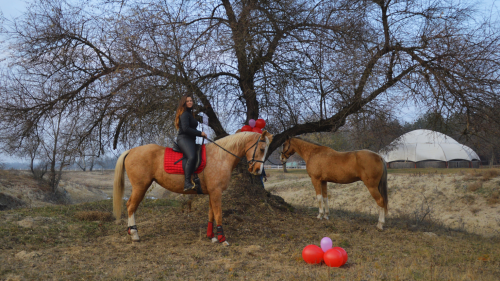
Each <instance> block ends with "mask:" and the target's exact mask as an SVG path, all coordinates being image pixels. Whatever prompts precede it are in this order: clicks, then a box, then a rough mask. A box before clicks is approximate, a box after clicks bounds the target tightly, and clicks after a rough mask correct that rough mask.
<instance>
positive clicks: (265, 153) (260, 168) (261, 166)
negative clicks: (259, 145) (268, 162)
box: [257, 137, 269, 175]
mask: <svg viewBox="0 0 500 281" xmlns="http://www.w3.org/2000/svg"><path fill="white" fill-rule="evenodd" d="M265 138H266V149H265V150H264V155H262V159H261V160H260V161H262V163H261V164H260V167H259V169H258V170H257V175H260V174H262V169H264V159H265V158H266V155H267V149H269V139H268V138H267V137H265Z"/></svg>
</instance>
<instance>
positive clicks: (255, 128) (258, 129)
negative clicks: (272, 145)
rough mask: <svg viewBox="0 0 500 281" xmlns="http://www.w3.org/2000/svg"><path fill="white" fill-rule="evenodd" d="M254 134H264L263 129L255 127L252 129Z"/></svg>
mask: <svg viewBox="0 0 500 281" xmlns="http://www.w3.org/2000/svg"><path fill="white" fill-rule="evenodd" d="M252 132H256V133H259V134H262V130H261V128H257V127H253V128H252Z"/></svg>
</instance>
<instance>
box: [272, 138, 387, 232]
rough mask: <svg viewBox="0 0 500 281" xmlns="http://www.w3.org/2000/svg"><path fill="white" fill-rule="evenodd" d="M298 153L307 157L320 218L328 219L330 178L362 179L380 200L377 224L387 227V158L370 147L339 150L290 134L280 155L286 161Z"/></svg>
mask: <svg viewBox="0 0 500 281" xmlns="http://www.w3.org/2000/svg"><path fill="white" fill-rule="evenodd" d="M295 152H296V153H297V154H298V155H300V157H302V159H304V160H305V161H306V170H307V173H308V174H309V177H311V181H312V184H313V185H314V189H315V190H316V197H317V199H318V204H319V215H318V219H321V218H322V217H323V208H324V209H325V213H324V218H325V219H328V214H329V211H330V210H329V208H328V192H327V184H326V183H327V182H334V183H341V184H346V183H352V182H356V181H359V180H361V181H363V183H364V184H365V185H366V187H367V188H368V191H370V194H371V195H372V197H373V199H375V201H376V202H377V205H378V206H379V207H380V209H379V218H378V224H377V228H378V229H380V230H383V229H384V223H385V215H386V214H387V204H388V198H387V168H386V163H385V161H384V159H383V158H382V157H381V156H380V155H378V154H377V153H375V152H372V151H370V150H357V151H349V152H338V151H335V150H333V149H331V148H329V147H326V146H322V145H319V144H315V143H313V142H310V141H306V140H303V139H301V138H297V137H293V138H288V139H287V140H286V141H285V142H284V143H283V150H282V152H281V156H280V159H281V161H282V162H283V163H285V162H286V160H287V159H288V158H289V157H290V156H292V155H293V154H294V153H295Z"/></svg>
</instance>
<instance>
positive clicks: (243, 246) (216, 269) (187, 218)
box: [0, 170, 500, 280]
mask: <svg viewBox="0 0 500 281" xmlns="http://www.w3.org/2000/svg"><path fill="white" fill-rule="evenodd" d="M0 172H1V174H0V175H1V176H2V179H0V193H4V194H6V193H7V192H10V193H9V194H10V195H9V196H15V197H16V198H19V200H21V199H29V198H31V200H32V201H31V203H30V204H26V205H25V206H24V207H22V208H18V209H14V210H8V211H2V212H0V221H2V224H0V249H1V251H0V260H1V261H2V262H1V263H0V280H37V279H40V280H47V279H51V280H125V279H131V280H200V279H203V280H204V279H212V280H214V279H215V280H498V277H499V276H500V239H499V237H498V236H495V235H489V236H485V235H479V234H476V233H472V232H471V231H467V229H466V228H465V227H454V226H450V225H447V224H446V223H445V222H443V221H440V220H438V219H437V217H436V216H434V215H432V216H426V217H424V218H422V220H421V221H418V216H419V215H420V216H421V215H422V214H419V213H418V212H415V209H413V208H412V207H408V208H403V209H401V212H399V213H398V212H396V211H395V210H396V209H397V208H396V206H393V207H391V205H390V208H394V211H392V210H391V209H390V215H389V217H388V218H387V223H386V230H385V231H383V232H379V231H377V230H376V228H375V224H376V222H377V218H378V215H376V214H375V213H373V212H372V213H370V212H368V211H366V210H364V209H362V208H359V207H358V208H359V209H356V207H352V208H351V207H350V206H351V205H350V204H342V203H341V202H342V201H341V200H351V199H353V198H352V197H349V196H350V195H349V194H354V193H359V194H364V195H367V196H369V194H368V192H367V190H366V187H364V186H356V184H353V186H343V187H340V186H331V187H329V192H330V194H331V196H332V197H335V198H334V199H332V201H333V204H330V208H331V216H330V218H331V219H330V220H329V221H325V220H317V219H316V215H317V211H318V209H317V205H316V203H315V202H314V203H313V204H311V205H307V203H308V201H307V200H306V201H304V202H303V204H298V203H297V204H294V206H295V208H291V207H289V206H287V204H284V203H283V202H280V201H279V200H278V199H276V198H275V197H273V196H271V194H272V193H277V194H285V193H286V192H285V191H286V190H289V191H290V192H289V193H290V194H293V192H294V191H300V190H302V189H307V188H308V187H307V184H310V182H309V183H308V182H307V180H308V176H307V175H306V174H305V173H304V171H293V172H292V173H289V174H286V175H283V174H280V173H279V171H272V170H268V171H267V173H268V174H270V176H269V181H268V182H267V183H266V188H267V189H268V190H270V191H271V193H267V192H266V191H265V190H264V189H262V188H259V187H256V186H255V185H252V184H250V183H249V182H247V181H245V180H242V179H241V178H239V177H238V176H234V177H233V180H232V182H231V186H230V187H229V189H228V190H227V191H226V192H225V193H224V196H223V211H224V231H225V233H226V236H227V238H228V241H229V243H230V244H231V246H229V247H223V246H221V245H219V244H213V243H211V242H210V241H209V240H208V239H206V238H205V232H206V222H207V210H208V201H207V199H208V198H207V196H202V195H200V196H194V197H193V198H192V204H189V205H190V206H191V211H190V212H189V211H188V208H187V206H188V204H185V202H186V200H187V199H189V198H190V197H187V196H176V195H173V194H170V193H166V192H164V191H163V190H162V188H160V187H153V190H152V191H151V192H149V193H148V196H149V197H150V198H158V199H145V200H144V201H143V202H142V203H141V206H140V207H139V210H138V211H137V214H136V221H137V226H138V228H139V234H140V235H141V239H142V241H141V242H139V243H132V242H131V241H130V238H129V237H128V235H127V234H126V220H122V221H120V222H119V223H118V224H116V223H115V222H114V221H110V220H109V214H110V213H111V210H112V207H111V200H105V199H104V198H106V197H109V195H110V193H109V190H110V186H111V182H112V171H104V172H101V171H95V172H91V173H90V172H86V173H84V172H69V173H66V174H65V177H64V178H63V182H62V183H63V186H62V188H63V189H64V190H65V192H66V193H68V194H69V197H70V198H72V199H73V198H76V200H75V199H73V200H74V201H73V202H84V201H85V200H87V201H94V202H86V203H79V204H65V205H61V204H58V205H57V204H53V203H50V202H42V203H40V202H37V200H35V199H36V198H35V197H34V195H33V194H34V192H35V191H34V190H36V188H37V187H34V186H31V184H33V182H31V181H30V180H29V179H27V178H26V175H24V174H23V173H19V172H16V173H12V172H9V171H0ZM415 172H416V173H415ZM460 173H461V172H460V171H457V172H456V173H452V174H456V175H457V176H458V177H462V178H460V179H455V181H453V178H452V177H451V176H450V178H449V179H448V176H447V175H441V174H439V173H436V172H429V173H427V172H424V171H420V172H419V171H413V174H412V173H402V174H396V173H391V174H390V180H389V192H390V193H389V196H390V197H389V198H390V200H391V201H390V202H394V203H392V204H394V205H395V204H396V202H398V199H397V198H398V196H401V195H402V194H403V191H405V190H413V189H415V190H421V193H422V192H423V194H427V193H426V192H430V191H427V186H431V185H430V182H431V179H433V180H434V179H436V180H440V181H442V182H447V185H448V182H449V184H451V187H447V188H448V189H456V190H455V192H456V193H457V194H460V196H461V199H457V200H455V201H454V202H455V203H452V204H450V205H451V206H452V207H453V206H455V205H456V204H458V202H462V204H464V205H463V206H467V209H466V211H467V212H469V213H471V214H472V213H475V214H476V215H481V214H482V210H483V209H486V208H493V207H496V206H497V203H494V202H493V203H488V200H487V199H488V198H495V195H494V192H495V190H497V189H495V188H496V187H495V186H494V183H495V182H497V181H498V177H496V176H493V175H492V176H491V177H490V176H488V175H487V176H486V177H483V172H482V171H480V172H478V171H476V172H475V174H474V172H472V171H471V173H470V175H471V178H470V179H468V178H467V179H465V178H466V177H467V176H468V175H469V172H464V174H463V175H462V174H460ZM479 173H481V175H479V176H478V175H477V174H479ZM392 177H393V178H392ZM398 177H403V178H398ZM488 177H489V178H488ZM483 178H485V180H482V179H483ZM486 178H488V179H486ZM398 180H401V183H398V184H396V182H397V181H398ZM477 181H481V182H482V185H481V187H480V188H478V189H476V190H475V191H473V190H471V189H470V188H469V184H470V183H474V182H477ZM6 182H9V185H8V186H5V183H6ZM21 182H22V183H21ZM404 182H411V185H413V186H412V187H411V188H410V187H406V186H405V185H403V183H404ZM492 183H493V185H491V186H490V184H492ZM302 184H303V185H304V186H300V187H299V185H302ZM464 184H466V185H467V186H466V187H464ZM423 185H425V186H423ZM309 188H310V189H311V190H309V191H310V192H312V193H314V191H313V189H312V186H310V187H309ZM432 188H433V189H434V190H435V189H436V188H435V186H432ZM432 188H431V189H432ZM14 189H22V190H23V191H25V192H27V191H29V192H31V195H25V194H18V195H16V194H15V192H13V190H14ZM490 189H491V190H493V191H492V192H491V194H490V195H488V192H489V191H490ZM126 190H127V191H128V192H130V186H127V187H126ZM304 192H305V191H304ZM432 192H434V191H432ZM437 193H439V190H438V191H437ZM398 194H399V195H398ZM443 194H445V196H446V197H447V198H448V195H446V194H447V193H446V192H443ZM364 195H363V196H364ZM30 196H31V197H30ZM85 196H87V199H85ZM126 196H127V195H126ZM308 196H309V195H307V194H305V198H306V199H307V197H308ZM437 196H438V197H439V196H441V197H443V195H437ZM284 197H285V196H284ZM309 197H311V196H309ZM426 197H427V198H428V199H427V200H428V201H430V199H429V198H430V196H427V195H426ZM90 198H92V200H91V199H90ZM39 199H44V198H39ZM103 199H104V200H103ZM285 199H286V198H285ZM368 199H370V200H371V201H370V200H366V201H364V200H365V199H363V198H360V199H358V200H357V201H354V202H352V205H356V204H360V205H363V204H365V205H368V204H370V205H374V204H375V203H374V202H373V199H371V198H368ZM410 199H411V198H410ZM483 199H484V200H485V201H484V202H485V204H486V205H484V206H481V207H475V208H479V210H474V209H470V207H471V206H475V205H467V202H472V203H470V204H474V202H475V203H477V202H479V201H481V200H483ZM95 200H97V201H95ZM401 200H402V201H404V200H403V199H401ZM436 200H437V199H435V200H434V201H432V202H430V206H431V207H432V208H434V210H436V209H435V208H436V207H435V206H436V205H439V204H441V203H440V202H441V201H436ZM440 200H441V199H440ZM442 200H443V201H442V202H446V200H445V199H442ZM292 201H293V200H291V199H290V200H289V202H291V203H293V202H292ZM413 201H415V202H416V203H419V204H421V203H422V202H421V201H420V200H419V198H413ZM464 202H465V203H464ZM37 204H38V205H37ZM456 206H457V208H458V207H460V208H461V207H462V205H456ZM491 206H493V207H491ZM424 211H425V210H424ZM497 216H498V215H497ZM416 221H418V223H417V224H415V222H416ZM325 236H328V237H330V238H331V239H332V240H333V244H334V245H335V246H341V247H343V248H344V249H346V251H347V253H348V255H349V260H348V262H347V264H346V265H344V266H342V267H341V268H329V267H327V266H326V265H324V264H323V265H308V264H306V263H305V262H304V261H303V260H302V257H301V252H302V249H303V248H304V247H305V246H307V245H309V244H316V245H319V242H320V240H321V238H323V237H325Z"/></svg>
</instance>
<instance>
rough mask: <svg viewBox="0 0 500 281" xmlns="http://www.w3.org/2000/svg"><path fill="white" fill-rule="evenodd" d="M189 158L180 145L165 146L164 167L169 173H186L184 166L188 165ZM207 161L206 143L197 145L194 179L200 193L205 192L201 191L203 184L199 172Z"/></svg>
mask: <svg viewBox="0 0 500 281" xmlns="http://www.w3.org/2000/svg"><path fill="white" fill-rule="evenodd" d="M186 161H187V159H186V158H185V157H184V155H183V154H182V151H181V150H180V148H179V146H177V144H176V143H174V146H173V147H172V148H169V147H167V148H165V157H164V164H163V167H164V169H165V172H167V173H169V174H184V166H185V165H186ZM206 163H207V159H206V151H205V145H199V144H197V145H196V163H195V171H194V175H193V181H194V183H195V185H196V190H197V192H198V194H203V192H202V191H201V184H200V179H199V177H198V174H199V173H201V172H202V171H203V169H204V168H205V165H206Z"/></svg>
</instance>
